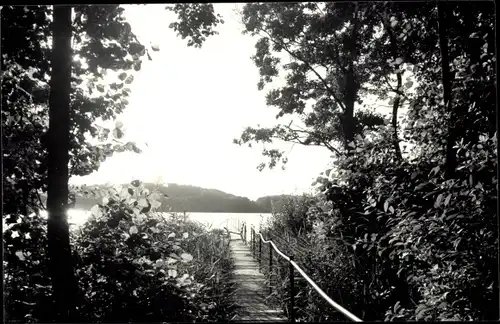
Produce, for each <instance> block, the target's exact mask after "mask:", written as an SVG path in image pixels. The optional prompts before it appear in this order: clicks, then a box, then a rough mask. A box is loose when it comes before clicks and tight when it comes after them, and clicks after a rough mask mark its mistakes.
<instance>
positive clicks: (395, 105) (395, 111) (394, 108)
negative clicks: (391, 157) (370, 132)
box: [392, 72, 403, 161]
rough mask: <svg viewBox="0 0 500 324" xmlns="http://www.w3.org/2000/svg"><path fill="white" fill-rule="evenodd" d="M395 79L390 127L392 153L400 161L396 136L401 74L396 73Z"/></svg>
mask: <svg viewBox="0 0 500 324" xmlns="http://www.w3.org/2000/svg"><path fill="white" fill-rule="evenodd" d="M396 77H397V79H398V84H397V88H396V89H397V90H398V93H396V96H395V97H394V103H393V104H392V127H393V128H394V130H393V132H394V133H393V134H392V136H393V145H394V151H395V153H396V158H397V159H398V160H400V161H401V160H402V159H403V156H402V154H401V148H400V147H399V136H398V109H399V105H400V103H401V95H400V94H399V91H401V85H402V76H401V72H398V73H396Z"/></svg>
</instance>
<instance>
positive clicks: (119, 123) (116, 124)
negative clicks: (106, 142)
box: [115, 120, 123, 129]
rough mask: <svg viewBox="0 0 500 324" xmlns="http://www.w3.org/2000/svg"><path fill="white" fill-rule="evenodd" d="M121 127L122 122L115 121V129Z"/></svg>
mask: <svg viewBox="0 0 500 324" xmlns="http://www.w3.org/2000/svg"><path fill="white" fill-rule="evenodd" d="M122 127H123V122H122V121H120V120H117V121H116V123H115V128H118V129H121V128H122Z"/></svg>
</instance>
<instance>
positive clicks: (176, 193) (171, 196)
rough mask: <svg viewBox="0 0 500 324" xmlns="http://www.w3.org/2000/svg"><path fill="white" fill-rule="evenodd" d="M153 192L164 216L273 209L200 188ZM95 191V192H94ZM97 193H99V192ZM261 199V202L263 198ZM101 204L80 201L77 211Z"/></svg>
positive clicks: (174, 186)
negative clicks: (156, 193)
mask: <svg viewBox="0 0 500 324" xmlns="http://www.w3.org/2000/svg"><path fill="white" fill-rule="evenodd" d="M144 186H145V187H146V188H148V189H149V190H153V189H154V190H158V191H159V192H161V193H162V195H161V197H159V199H158V201H160V202H161V206H160V207H158V211H163V212H170V211H171V212H184V211H186V212H203V213H270V212H271V207H270V205H269V206H267V205H261V204H259V200H257V201H255V202H253V201H251V200H250V199H248V198H246V197H239V196H235V195H231V194H228V193H225V192H223V191H220V190H216V189H205V188H200V187H196V186H189V185H179V184H175V183H170V184H168V185H161V184H153V183H145V184H144ZM99 187H103V186H99V185H93V186H88V190H89V191H91V192H98V189H99ZM91 189H94V190H91ZM95 189H97V190H95ZM259 199H261V198H259ZM97 202H98V199H97V198H96V197H95V196H94V197H92V196H90V197H88V198H85V197H76V202H75V208H82V209H89V208H91V207H92V206H94V205H95V204H96V203H97Z"/></svg>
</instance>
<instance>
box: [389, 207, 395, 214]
mask: <svg viewBox="0 0 500 324" xmlns="http://www.w3.org/2000/svg"><path fill="white" fill-rule="evenodd" d="M389 211H390V212H391V214H394V207H392V206H390V207H389Z"/></svg>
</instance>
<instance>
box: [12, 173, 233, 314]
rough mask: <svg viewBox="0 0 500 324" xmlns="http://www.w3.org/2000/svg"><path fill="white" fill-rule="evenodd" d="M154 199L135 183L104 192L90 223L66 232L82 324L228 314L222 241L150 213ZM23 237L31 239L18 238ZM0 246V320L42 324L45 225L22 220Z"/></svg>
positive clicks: (46, 291) (46, 295) (46, 296)
mask: <svg viewBox="0 0 500 324" xmlns="http://www.w3.org/2000/svg"><path fill="white" fill-rule="evenodd" d="M154 198H155V197H154V193H149V191H148V190H147V189H144V188H143V187H142V185H141V184H140V183H138V182H133V183H132V185H131V186H129V187H128V188H122V189H120V188H118V189H117V188H110V189H109V190H108V192H107V193H104V197H103V203H102V204H101V205H99V206H96V207H94V208H93V209H92V213H93V215H92V216H91V217H90V219H89V220H88V221H87V222H86V223H85V224H83V225H82V226H81V227H80V228H77V229H74V230H73V232H72V234H71V235H72V247H73V252H74V261H75V269H76V271H75V272H76V277H77V281H78V283H79V296H78V314H79V317H80V320H81V321H84V322H136V321H150V322H165V321H178V322H193V321H223V320H227V319H228V318H229V317H228V316H231V312H232V308H231V303H230V297H231V291H230V287H229V286H228V284H227V282H228V281H227V280H226V279H227V277H228V276H229V275H230V271H231V267H232V263H231V259H230V256H229V246H228V244H227V243H228V242H229V240H228V239H227V238H226V237H225V234H224V233H223V232H222V231H220V230H212V231H207V230H206V229H205V227H204V226H203V225H201V224H199V223H195V222H192V221H189V220H186V219H182V218H181V217H178V216H177V215H175V214H172V215H164V214H158V213H153V212H151V206H152V205H155V199H154ZM148 208H149V210H147V209H148ZM14 233H18V234H14ZM24 233H30V235H31V238H30V239H29V240H28V239H26V237H22V238H21V235H26V234H24ZM17 235H19V237H17ZM35 240H36V242H34V241H35ZM34 243H36V245H35V244H34ZM4 246H5V247H6V248H7V249H8V251H6V252H7V253H5V254H6V256H7V258H6V262H7V267H6V272H5V275H6V277H5V284H6V290H5V297H6V301H7V303H6V315H7V317H6V319H7V320H8V321H19V322H26V321H46V320H49V319H50V317H49V316H48V315H49V314H50V305H51V303H52V301H51V298H50V279H49V277H48V273H47V271H46V269H47V266H46V264H45V262H46V256H45V250H44V247H45V246H46V222H45V220H44V219H42V218H40V217H32V218H30V219H29V220H28V218H25V217H21V222H20V223H19V224H15V225H14V226H12V227H11V228H10V229H9V230H7V232H6V233H5V235H4ZM21 251H22V253H21ZM29 253H31V254H29Z"/></svg>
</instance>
